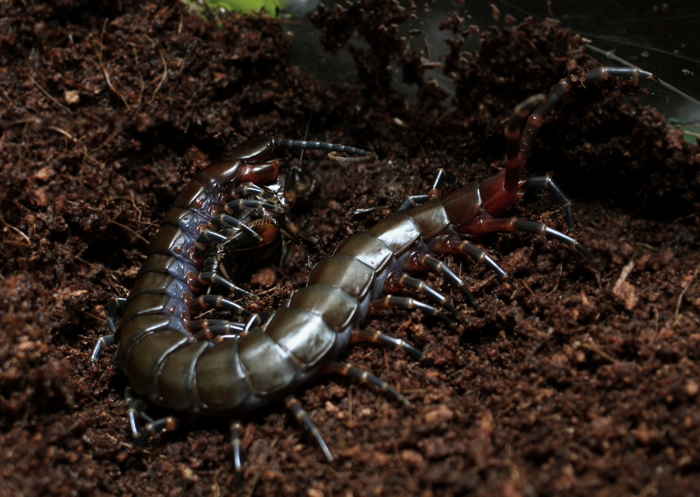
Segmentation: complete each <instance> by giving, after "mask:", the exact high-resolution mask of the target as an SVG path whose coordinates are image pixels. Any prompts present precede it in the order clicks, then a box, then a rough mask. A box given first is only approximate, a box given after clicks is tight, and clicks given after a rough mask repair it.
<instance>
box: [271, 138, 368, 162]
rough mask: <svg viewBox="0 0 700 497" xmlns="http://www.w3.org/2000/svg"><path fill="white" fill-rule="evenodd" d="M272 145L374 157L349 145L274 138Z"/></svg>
mask: <svg viewBox="0 0 700 497" xmlns="http://www.w3.org/2000/svg"><path fill="white" fill-rule="evenodd" d="M274 144H275V146H276V147H280V148H288V149H297V150H298V149H301V150H328V151H330V152H344V153H346V154H350V155H361V156H363V157H369V158H372V157H374V154H373V153H372V152H369V151H367V150H363V149H361V148H356V147H351V146H349V145H340V144H338V143H329V142H319V141H306V140H290V139H288V138H275V139H274Z"/></svg>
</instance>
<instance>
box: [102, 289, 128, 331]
mask: <svg viewBox="0 0 700 497" xmlns="http://www.w3.org/2000/svg"><path fill="white" fill-rule="evenodd" d="M126 300H127V299H126V297H117V298H115V299H114V300H113V301H112V304H111V305H110V306H109V312H107V326H108V327H109V331H111V332H112V333H116V332H117V328H116V327H115V326H114V319H115V318H116V317H117V314H119V311H123V310H124V308H125V307H126Z"/></svg>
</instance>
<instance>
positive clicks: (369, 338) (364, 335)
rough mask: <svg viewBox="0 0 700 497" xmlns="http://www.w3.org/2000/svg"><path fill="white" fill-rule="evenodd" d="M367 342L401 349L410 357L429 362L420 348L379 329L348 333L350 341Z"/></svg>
mask: <svg viewBox="0 0 700 497" xmlns="http://www.w3.org/2000/svg"><path fill="white" fill-rule="evenodd" d="M362 342H369V343H374V344H377V345H380V346H382V347H387V348H389V349H394V350H396V349H401V350H403V351H404V352H405V353H406V354H408V355H409V356H410V357H413V358H414V359H415V360H416V361H419V362H430V359H428V357H427V356H426V355H425V352H423V351H422V350H420V349H417V348H415V347H414V346H413V345H411V344H410V343H408V342H407V341H405V340H401V339H399V338H395V337H392V336H389V335H385V334H384V333H382V332H381V331H365V330H355V331H353V332H352V335H350V343H362Z"/></svg>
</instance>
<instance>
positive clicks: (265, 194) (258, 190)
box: [231, 181, 277, 201]
mask: <svg viewBox="0 0 700 497" xmlns="http://www.w3.org/2000/svg"><path fill="white" fill-rule="evenodd" d="M249 195H255V196H256V197H260V198H264V199H267V200H273V201H274V200H275V199H277V196H276V195H275V194H274V193H273V192H271V191H268V190H266V189H265V188H263V187H262V186H260V185H258V184H256V183H251V182H250V181H249V182H247V183H243V184H242V185H241V186H239V187H237V188H236V189H235V190H233V191H232V192H231V197H233V198H234V199H236V198H241V197H247V196H249Z"/></svg>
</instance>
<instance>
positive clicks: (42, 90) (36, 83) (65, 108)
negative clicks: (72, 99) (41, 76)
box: [29, 74, 73, 114]
mask: <svg viewBox="0 0 700 497" xmlns="http://www.w3.org/2000/svg"><path fill="white" fill-rule="evenodd" d="M29 79H31V80H32V83H34V84H35V85H36V87H37V88H39V90H41V92H42V93H43V94H44V95H46V96H47V97H48V98H49V100H51V101H52V102H53V103H55V104H56V105H58V106H59V107H60V108H62V109H63V110H67V111H68V112H69V113H70V114H72V113H73V111H72V110H70V109H69V108H68V107H66V106H65V105H63V104H62V103H61V102H59V101H58V100H56V98H55V97H54V96H53V95H51V94H50V93H49V92H48V91H46V90H45V89H44V88H43V87H42V86H41V85H40V84H39V83H38V82H37V80H36V79H34V78H32V75H31V74H30V75H29Z"/></svg>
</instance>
